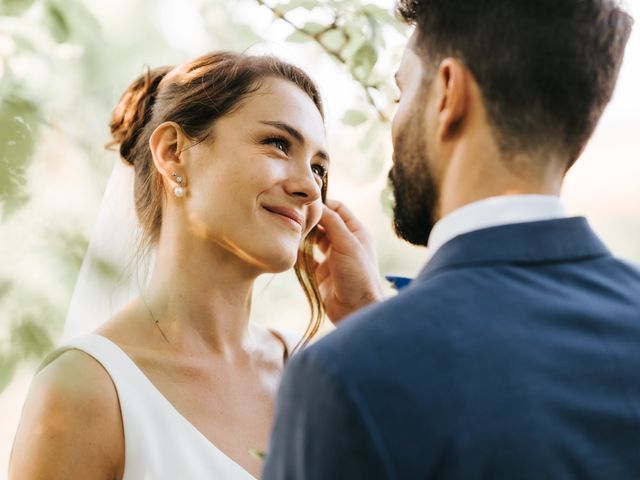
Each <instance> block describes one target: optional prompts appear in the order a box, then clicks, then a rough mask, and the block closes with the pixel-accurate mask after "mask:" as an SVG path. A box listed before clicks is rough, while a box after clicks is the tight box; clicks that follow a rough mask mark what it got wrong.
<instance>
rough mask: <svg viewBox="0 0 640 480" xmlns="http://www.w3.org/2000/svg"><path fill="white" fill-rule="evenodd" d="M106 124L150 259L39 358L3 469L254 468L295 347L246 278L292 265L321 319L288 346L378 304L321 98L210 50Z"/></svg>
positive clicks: (365, 241) (101, 475)
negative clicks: (112, 309) (256, 315)
mask: <svg viewBox="0 0 640 480" xmlns="http://www.w3.org/2000/svg"><path fill="white" fill-rule="evenodd" d="M111 132H112V134H113V143H114V144H115V145H119V149H120V154H121V157H122V160H123V161H124V162H125V163H126V164H127V165H128V166H129V167H130V168H131V169H133V172H134V176H135V184H134V192H133V196H134V199H135V211H136V214H137V218H138V221H139V226H140V228H141V230H142V232H143V238H142V242H141V245H140V248H141V249H142V250H141V251H142V252H143V254H144V252H147V251H148V249H149V248H150V249H153V252H154V258H155V267H154V269H153V270H152V274H151V276H150V277H149V279H148V281H146V282H144V285H143V286H142V288H141V291H140V294H139V296H138V297H137V298H135V299H133V300H132V301H131V302H130V303H128V304H127V305H126V306H125V307H124V308H123V309H121V310H120V311H119V312H118V313H116V314H115V315H114V316H112V317H111V318H110V319H109V320H108V321H106V322H104V323H103V324H102V325H100V326H99V328H98V329H97V330H96V331H95V332H94V333H92V334H90V335H87V336H83V337H80V338H76V339H75V340H73V341H71V342H69V343H68V344H66V345H64V346H63V347H62V348H60V349H58V350H56V351H55V352H53V354H51V355H50V356H49V357H48V358H47V359H46V360H45V362H44V363H43V366H42V367H41V369H40V371H39V372H38V373H37V375H36V376H35V378H34V381H33V384H32V386H31V389H30V391H29V394H28V397H27V400H26V402H25V406H24V409H23V412H22V418H21V421H20V425H19V427H18V432H17V434H16V438H15V441H14V447H13V451H12V457H11V464H10V470H9V475H10V478H11V479H20V480H28V479H36V478H48V479H63V478H64V479H87V478H91V479H127V480H130V479H143V478H144V479H167V480H169V479H172V480H173V479H178V478H188V479H205V478H207V479H209V478H219V479H251V478H254V477H258V476H259V472H260V469H261V462H260V460H258V459H257V458H254V456H252V455H251V453H250V452H251V451H252V450H256V451H265V450H266V449H267V439H268V436H269V432H270V428H271V422H272V420H273V415H274V395H275V391H276V389H277V385H278V380H279V377H280V374H281V371H282V368H283V365H284V362H285V361H286V359H287V357H288V356H289V355H290V354H291V353H292V348H291V345H288V344H287V343H288V342H286V341H285V339H284V338H283V336H282V335H281V334H278V333H276V332H273V331H269V330H267V329H265V328H263V327H260V326H258V325H255V324H253V323H251V322H250V313H251V294H252V288H253V285H254V281H255V279H256V278H257V277H258V276H259V275H261V274H263V273H269V272H283V271H285V270H288V269H290V268H292V267H293V266H294V265H295V269H296V273H297V275H298V278H299V280H300V283H301V285H302V287H303V289H304V291H305V293H306V295H307V298H308V299H309V300H310V303H311V304H312V307H313V308H312V312H315V314H314V315H313V318H312V320H311V322H310V324H309V326H308V328H307V330H306V333H305V336H304V338H303V339H302V340H301V342H300V343H299V345H298V346H302V345H304V344H305V343H306V342H308V341H309V340H310V338H311V337H312V336H313V334H314V333H315V332H316V330H317V328H318V325H319V321H320V320H321V319H322V312H323V311H325V310H326V312H327V314H328V316H329V317H330V318H331V319H332V320H333V321H334V322H335V321H337V320H339V319H340V318H342V317H343V316H345V315H347V314H348V313H350V312H351V311H354V310H356V309H357V308H359V307H361V306H363V305H366V304H367V303H370V302H372V301H375V300H376V299H378V298H380V296H381V294H380V286H379V283H378V280H377V274H376V273H375V272H376V266H375V258H374V255H373V248H372V244H371V241H370V239H369V237H368V235H367V234H366V232H364V229H363V227H362V225H361V224H360V223H359V222H358V221H357V220H356V219H355V218H353V216H352V215H351V214H350V213H349V211H348V210H347V209H346V208H345V207H344V206H342V205H341V204H339V203H338V202H331V201H328V202H326V205H323V200H324V199H325V195H326V189H327V174H328V169H329V157H328V155H327V153H326V150H327V149H326V141H325V131H324V123H323V111H322V103H321V99H320V95H319V93H318V90H317V88H316V86H315V85H314V84H313V82H312V81H311V80H310V79H309V77H308V76H307V75H306V74H305V73H304V72H302V71H301V70H300V69H298V68H296V67H294V66H292V65H289V64H287V63H285V62H283V61H281V60H278V59H276V58H273V57H256V56H248V55H240V54H234V53H229V52H217V53H212V54H209V55H206V56H203V57H201V58H198V59H196V60H194V61H192V62H190V63H188V64H185V65H182V66H178V67H174V68H172V67H164V68H158V69H154V70H151V71H150V72H148V73H147V74H145V75H143V76H141V77H140V78H138V79H137V80H136V81H135V82H134V83H133V84H132V85H131V86H130V87H129V89H128V90H127V91H126V92H125V93H124V95H123V96H122V98H121V100H120V103H119V105H118V106H117V107H116V109H115V111H114V114H113V118H112V121H111ZM129 194H131V192H129ZM318 223H319V224H320V227H318V228H316V225H317V224H318ZM119 228H120V226H118V225H116V226H115V229H114V230H113V231H112V232H110V233H111V234H112V235H114V236H117V235H118V234H119V233H121V232H118V229H119ZM314 243H317V244H318V246H319V247H320V249H321V250H322V251H323V252H324V254H325V257H324V259H323V260H322V261H321V262H320V263H317V262H316V261H315V260H314V259H313V247H314ZM274 315H277V312H274ZM86 320H87V321H91V319H86ZM318 413H319V414H321V412H318Z"/></svg>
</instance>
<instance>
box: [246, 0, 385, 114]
mask: <svg viewBox="0 0 640 480" xmlns="http://www.w3.org/2000/svg"><path fill="white" fill-rule="evenodd" d="M256 2H257V3H258V4H259V5H261V6H263V7H266V8H268V9H269V10H271V13H272V14H273V16H274V17H276V18H277V19H279V20H282V21H283V22H285V23H287V24H289V25H290V26H291V27H293V28H294V29H295V30H296V31H297V32H299V33H301V34H303V35H306V36H307V37H309V38H310V39H311V40H313V41H314V42H315V43H316V44H317V45H318V46H319V47H320V48H322V50H323V51H324V52H325V53H326V54H327V55H329V56H330V57H332V58H333V59H334V60H336V61H337V62H339V63H341V64H342V65H344V66H345V67H347V70H348V71H349V74H350V75H351V78H353V79H354V80H355V81H356V82H357V83H358V84H359V85H360V86H361V87H362V90H363V92H364V96H365V98H366V100H367V102H368V103H369V105H371V106H372V107H373V108H374V109H375V111H376V113H377V114H378V118H379V120H380V121H381V122H384V123H388V122H389V117H387V115H386V114H385V113H384V112H383V111H382V110H381V109H380V108H379V107H378V105H376V102H375V100H374V99H373V97H372V96H371V92H369V89H370V88H376V87H375V86H373V85H367V84H366V82H364V81H363V80H362V79H360V78H358V76H357V75H355V73H354V71H353V70H352V69H351V68H350V67H349V62H348V61H347V59H346V58H344V56H343V55H342V52H341V51H340V50H335V49H332V48H329V47H328V46H327V45H326V44H325V43H324V42H323V41H322V37H323V36H324V35H325V34H326V33H327V32H330V31H331V30H338V29H339V27H338V25H337V23H336V22H335V21H334V22H333V23H332V24H331V25H329V26H327V27H326V28H325V29H323V30H321V31H320V32H315V33H314V32H310V31H309V30H307V29H305V28H304V27H299V26H298V25H296V24H295V23H293V22H292V21H291V20H290V19H289V18H287V16H286V15H285V13H284V12H281V11H280V10H278V9H277V8H275V7H272V6H271V5H269V4H267V3H266V2H265V1H264V0H256ZM343 34H344V35H345V38H347V39H348V38H349V35H348V33H347V32H343Z"/></svg>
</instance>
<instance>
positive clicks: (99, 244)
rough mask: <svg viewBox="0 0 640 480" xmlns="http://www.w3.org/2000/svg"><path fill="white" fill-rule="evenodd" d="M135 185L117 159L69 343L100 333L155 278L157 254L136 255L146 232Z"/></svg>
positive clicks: (79, 284)
mask: <svg viewBox="0 0 640 480" xmlns="http://www.w3.org/2000/svg"><path fill="white" fill-rule="evenodd" d="M133 182H134V169H133V168H131V167H128V166H126V165H125V164H124V163H123V162H122V160H120V159H117V160H116V164H115V167H114V169H113V171H112V173H111V177H110V178H109V182H108V184H107V188H106V190H105V193H104V196H103V198H102V204H101V206H100V210H99V212H98V219H97V221H96V224H95V227H94V229H93V232H92V235H91V240H90V242H89V247H88V248H87V253H86V254H85V257H84V260H83V261H82V266H81V268H80V274H79V275H78V280H77V281H76V285H75V289H74V291H73V295H72V297H71V302H70V304H69V309H68V310H67V316H66V318H65V323H64V330H63V334H62V341H63V342H65V341H68V340H70V339H72V338H74V337H78V336H82V335H87V334H89V333H91V332H92V331H94V330H95V329H96V328H98V326H100V325H101V324H102V323H103V322H105V321H106V320H108V319H109V318H110V317H111V316H113V314H115V313H116V312H117V311H118V310H120V309H121V308H122V307H123V306H124V305H126V304H127V303H129V301H131V300H132V299H133V298H134V297H135V296H136V295H138V294H139V293H140V289H141V287H142V286H143V285H144V284H146V282H147V280H148V278H149V270H150V269H149V268H148V266H149V264H150V262H149V260H150V259H151V257H152V256H153V255H152V254H150V255H148V256H147V257H143V258H139V257H137V256H136V255H135V252H136V250H137V247H138V240H139V238H140V236H141V233H142V228H141V226H140V223H139V222H138V219H137V217H136V213H135V205H134V199H133Z"/></svg>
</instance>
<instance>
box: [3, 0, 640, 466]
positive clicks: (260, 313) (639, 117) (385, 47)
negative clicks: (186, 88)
mask: <svg viewBox="0 0 640 480" xmlns="http://www.w3.org/2000/svg"><path fill="white" fill-rule="evenodd" d="M263 3H265V4H266V5H267V6H265V5H261V4H263ZM629 3H630V4H629V5H628V8H629V10H630V11H631V12H632V14H634V16H635V17H640V6H639V5H638V3H637V2H633V3H631V2H629ZM392 6H393V2H392V1H391V0H380V1H377V2H365V1H362V0H290V1H289V2H286V1H280V2H278V1H275V0H274V1H268V0H264V2H262V1H260V0H238V1H223V0H180V1H177V0H109V1H104V0H0V108H1V110H0V149H1V150H0V160H1V163H0V218H1V223H0V255H1V258H0V472H1V473H0V478H2V475H6V470H7V463H8V455H9V449H10V446H11V441H12V437H13V434H14V432H15V428H16V426H17V421H18V417H19V414H20V407H21V404H22V402H23V400H24V396H25V394H26V391H27V389H28V386H29V382H30V379H31V377H32V375H33V372H34V370H35V368H36V366H37V364H38V361H39V360H40V359H41V358H42V355H43V354H44V353H46V351H48V350H49V349H50V348H52V346H53V345H55V344H56V342H57V341H58V339H59V337H60V333H61V328H62V323H63V320H64V315H65V311H66V308H67V305H68V302H69V298H70V295H71V292H72V290H73V285H74V282H75V278H76V275H77V272H78V269H79V266H80V263H81V261H82V257H83V255H84V252H85V249H86V245H87V241H88V238H89V236H90V234H91V230H92V226H93V223H94V221H95V218H96V214H97V211H98V209H99V206H100V201H101V198H102V193H103V189H104V187H105V185H106V182H107V180H108V177H109V175H110V172H111V170H112V168H113V165H114V162H116V161H117V158H116V154H115V153H113V152H108V151H106V150H104V148H103V145H104V144H105V143H106V142H107V141H108V140H109V137H108V128H107V124H108V120H109V115H110V112H111V109H112V108H113V106H114V105H115V103H116V101H117V99H118V98H119V96H120V94H121V92H122V91H123V90H124V89H125V88H126V86H127V85H128V84H129V83H130V82H131V81H132V80H133V79H134V78H135V77H136V76H137V75H139V74H140V73H142V72H143V69H144V66H145V65H149V66H151V67H155V66H160V65H166V64H177V63H181V62H183V61H186V60H188V59H190V58H193V57H194V56H196V55H199V54H202V53H205V52H208V51H210V50H216V49H232V50H237V51H244V50H249V51H250V52H253V53H275V54H277V55H280V56H281V57H284V58H286V59H288V60H290V61H292V62H294V63H296V64H298V65H300V66H301V67H303V68H304V69H305V70H307V71H308V72H309V73H310V74H311V76H312V77H314V79H315V80H316V81H317V82H318V83H319V84H320V86H321V90H322V93H323V96H324V100H325V103H326V105H327V131H328V137H329V144H330V149H331V156H332V170H331V173H330V176H331V180H330V196H331V197H334V198H337V199H340V200H342V201H344V202H346V203H347V204H348V205H349V206H350V207H351V208H352V209H353V210H354V211H355V212H356V213H357V214H358V216H359V217H360V218H362V219H363V220H364V222H365V223H366V224H367V225H368V226H369V228H370V229H371V231H372V232H373V235H374V237H375V239H376V246H377V251H378V256H379V263H380V271H381V272H382V273H393V274H401V275H407V276H413V275H415V274H416V273H417V272H418V270H419V269H420V267H421V265H422V264H423V262H424V260H425V259H426V257H427V254H428V252H427V251H426V250H424V249H417V248H414V247H411V246H409V245H407V244H406V243H404V242H401V241H400V240H398V239H397V238H395V236H394V235H393V233H392V230H391V227H390V217H389V207H388V200H387V197H386V195H385V193H384V188H385V179H386V173H387V171H388V168H389V163H390V159H391V145H390V134H389V124H388V119H389V118H390V117H391V116H392V114H393V97H394V95H395V91H394V87H393V86H392V82H391V78H392V74H393V72H394V69H395V68H396V66H397V64H398V62H399V59H400V55H401V53H402V47H403V44H404V40H405V37H406V34H407V31H406V29H405V28H404V27H403V26H402V25H399V24H398V23H397V22H394V20H393V17H392V15H391V13H392ZM269 7H272V8H269ZM274 8H275V12H274ZM279 15H284V16H285V19H282V18H276V17H278V16H279ZM336 15H337V16H336ZM639 181H640V29H639V28H636V29H635V31H634V33H633V35H632V37H631V40H630V43H629V46H628V49H627V55H626V59H625V63H624V65H623V68H622V73H621V75H620V80H619V84H618V88H617V90H616V93H615V96H614V99H613V101H612V103H611V104H610V106H609V108H608V109H607V110H606V112H605V114H604V117H603V119H602V121H601V122H600V125H599V127H598V130H597V131H596V134H595V135H594V137H593V138H592V140H591V142H590V144H589V146H588V148H587V149H586V151H585V152H584V154H583V156H582V158H581V159H580V161H579V162H578V163H577V164H576V165H575V167H574V168H573V169H572V170H571V171H570V173H569V175H568V177H567V181H566V183H565V186H564V190H563V199H564V201H565V202H566V205H567V207H568V209H569V211H570V213H572V214H576V215H586V216H587V217H588V218H589V219H590V221H591V223H592V225H593V227H594V228H595V229H596V231H597V232H598V233H599V234H600V235H601V236H602V238H603V239H604V240H605V242H606V243H607V244H608V245H609V246H610V248H611V249H612V250H613V251H614V252H615V253H617V254H618V255H620V256H622V257H624V258H626V259H629V260H631V261H640V187H639V183H640V182H639ZM307 316H308V308H307V306H306V303H305V299H304V296H303V294H302V291H301V290H300V288H299V287H298V286H297V283H296V282H295V279H294V277H293V275H291V274H284V275H279V276H272V277H269V278H263V279H260V282H259V285H258V287H257V288H256V295H255V302H254V318H255V320H256V321H259V322H262V323H266V324H269V325H271V326H274V327H278V328H285V329H288V330H291V331H294V332H296V331H298V332H302V331H303V329H304V326H305V323H306V320H307ZM328 328H329V327H328V326H327V327H326V328H325V330H326V329H328Z"/></svg>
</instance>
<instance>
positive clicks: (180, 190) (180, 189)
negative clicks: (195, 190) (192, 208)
mask: <svg viewBox="0 0 640 480" xmlns="http://www.w3.org/2000/svg"><path fill="white" fill-rule="evenodd" d="M171 176H172V177H174V178H175V179H176V183H177V184H178V186H177V187H176V188H174V189H173V194H174V195H175V196H176V197H178V198H180V197H184V194H185V190H184V187H183V186H182V182H183V181H184V178H182V177H181V176H180V175H178V174H177V173H176V172H173V173H172V174H171Z"/></svg>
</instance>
